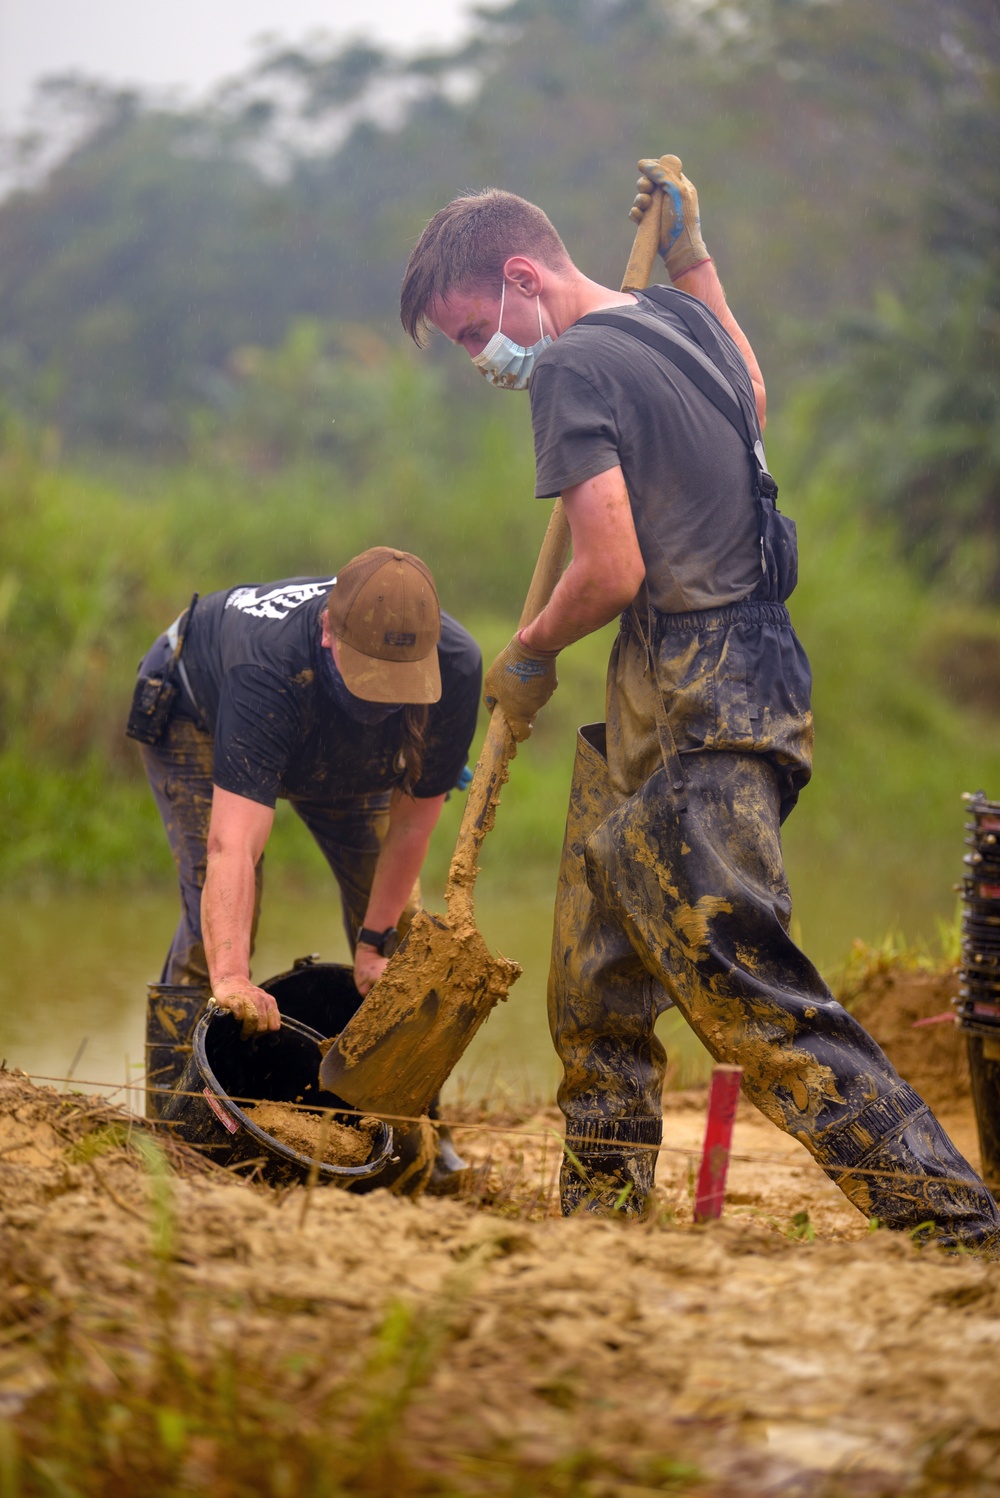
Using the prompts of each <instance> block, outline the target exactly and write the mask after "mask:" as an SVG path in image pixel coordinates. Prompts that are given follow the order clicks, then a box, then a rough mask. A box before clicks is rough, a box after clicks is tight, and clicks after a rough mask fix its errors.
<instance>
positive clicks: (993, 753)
mask: <svg viewBox="0 0 1000 1498" xmlns="http://www.w3.org/2000/svg"><path fill="white" fill-rule="evenodd" d="M393 399H396V400H397V403H399V406H400V412H401V413H402V415H401V421H402V417H403V416H405V413H406V412H407V411H410V413H411V416H412V413H413V411H416V412H417V416H418V417H419V419H420V421H422V422H423V423H424V426H425V428H426V433H427V435H426V440H424V441H421V442H414V441H413V440H412V427H411V428H410V433H411V440H408V441H404V440H400V438H399V436H398V426H399V424H398V423H397V424H396V425H395V426H394V427H393V431H394V432H396V433H397V434H396V435H394V436H391V438H390V437H387V439H386V441H385V443H384V444H383V449H384V450H383V449H379V450H378V451H377V452H376V453H375V455H374V456H373V457H372V458H371V461H370V462H369V463H368V464H367V465H361V466H358V465H355V467H354V468H353V469H351V470H350V471H348V470H346V469H343V470H338V469H336V468H334V467H333V466H332V464H325V465H314V466H312V467H305V466H299V467H297V468H294V469H287V470H284V471H279V472H256V473H255V472H247V471H245V470H242V469H240V468H238V467H237V466H235V465H234V464H232V463H230V464H229V465H228V466H227V465H226V464H225V463H223V462H222V461H220V460H219V459H218V457H217V455H216V456H212V457H211V458H209V457H206V458H205V460H204V461H203V462H202V463H201V464H200V465H199V466H192V465H189V466H187V467H184V468H178V469H173V470H167V469H164V470H156V471H153V470H146V471H141V472H127V471H118V472H116V473H114V474H113V475H109V474H108V473H105V475H104V476H103V477H101V476H96V475H95V473H94V471H93V470H91V471H84V470H83V469H82V468H79V467H73V466H66V465H65V464H62V463H61V462H59V461H57V460H56V459H55V458H53V456H52V445H51V443H49V444H47V443H46V441H45V440H44V438H39V437H37V436H35V435H33V434H31V433H28V432H25V431H23V430H17V429H15V428H14V427H13V426H12V425H11V423H9V422H8V424H7V430H6V434H5V435H6V441H5V444H4V447H3V456H2V457H0V556H2V558H3V561H2V563H0V681H2V686H0V774H2V780H3V786H4V790H3V802H2V806H3V813H4V815H3V818H2V820H0V875H2V876H3V877H4V881H5V884H6V885H7V887H11V886H13V887H16V888H17V889H20V890H24V889H27V888H30V887H31V886H32V885H33V884H35V883H39V882H49V883H51V882H54V881H60V882H67V881H70V882H73V881H75V882H85V883H90V884H95V883H102V882H103V883H106V884H109V885H115V884H122V883H124V882H127V881H134V880H136V879H139V880H159V879H162V878H167V877H169V874H170V860H169V855H168V853H167V849H166V844H165V840H164V839H163V836H162V833H161V831H160V829H159V827H158V823H157V819H156V815H155V812H154V809H153V806H152V802H151V799H150V797H149V795H148V792H147V790H146V788H145V786H144V784H143V782H142V780H141V776H140V773H139V766H138V756H137V755H136V753H135V751H134V746H133V745H131V744H130V743H129V742H128V741H127V740H125V739H124V737H123V736H122V732H121V727H122V723H123V720H124V716H125V712H126V708H127V702H128V697H129V694H130V690H131V684H132V679H133V674H134V669H135V664H136V662H137V661H138V659H139V657H140V655H141V654H142V652H143V650H144V649H145V647H146V646H147V644H148V643H149V642H150V640H151V639H152V638H153V637H154V635H155V634H156V633H157V632H158V631H159V630H160V629H162V628H163V626H164V625H165V624H166V623H167V622H168V621H169V620H170V618H172V617H173V616H174V614H176V613H177V612H178V611H179V609H180V608H181V607H183V605H184V604H185V603H186V601H187V599H188V597H189V596H190V593H191V592H192V591H193V590H194V588H196V587H197V588H198V589H199V590H200V591H202V592H204V591H208V590H211V589H212V588H215V587H221V586H229V585H231V584H233V583H234V582H236V581H239V580H244V581H246V580H253V579H263V578H268V577H275V576H280V575H288V574H292V573H295V572H313V571H316V570H322V569H323V568H325V567H328V566H330V565H336V563H337V562H338V561H340V560H342V559H343V558H344V557H345V556H347V555H350V554H352V553H353V552H354V551H356V550H358V549H360V548H362V547H363V546H365V545H368V544H371V543H373V542H376V541H384V540H386V539H391V540H392V541H393V542H395V543H397V544H402V545H405V546H407V547H409V548H411V549H413V550H415V551H417V552H419V553H420V554H422V555H424V556H425V557H426V558H427V559H428V561H429V562H430V563H431V565H432V566H433V568H434V571H435V574H436V576H437V578H438V582H439V587H440V591H441V595H442V599H443V601H444V604H445V606H446V607H447V608H449V609H450V610H451V611H452V612H454V613H455V614H456V615H457V616H458V617H460V618H461V619H462V620H463V621H464V622H465V623H467V624H468V625H469V627H470V628H471V629H472V630H473V632H474V633H475V634H476V636H477V637H478V638H479V640H480V641H481V643H482V645H483V651H484V655H485V656H486V658H487V660H489V659H490V658H491V655H492V653H493V652H494V651H495V650H497V649H498V648H500V646H502V645H503V644H504V643H505V641H506V640H507V639H508V638H509V636H510V633H511V631H512V629H513V626H514V624H515V622H516V617H517V614H518V611H519V607H520V601H521V598H522V596H523V593H524V590H525V589H526V586H527V582H528V578H529V576H530V571H531V565H532V560H533V557H534V554H535V551H536V549H537V546H538V544H539V541H540V538H541V534H542V532H543V530H544V525H545V520H546V516H547V511H548V506H547V504H544V503H540V502H537V501H535V500H534V499H532V498H531V454H530V442H529V433H528V423H527V411H526V409H524V410H522V411H518V409H517V403H515V402H510V403H508V405H507V406H506V407H503V408H502V409H501V410H500V411H499V414H496V413H497V407H493V408H487V409H488V411H489V414H488V416H484V417H483V419H482V421H481V422H480V423H479V425H478V426H476V425H475V424H474V423H473V422H472V421H471V420H468V419H466V418H465V417H463V422H462V423H458V425H459V426H461V428H462V433H461V439H462V440H461V441H460V442H458V443H457V445H455V444H453V446H452V448H451V449H446V448H445V447H443V446H442V442H443V438H442V437H441V427H442V423H441V421H440V413H438V414H437V415H435V414H434V407H433V400H432V399H431V397H429V396H428V397H427V399H426V401H425V402H424V405H421V404H420V401H419V400H417V398H416V396H415V395H414V392H413V391H412V390H409V389H407V390H403V391H402V392H401V393H397V395H396V396H394V397H393ZM390 404H391V403H390ZM506 412H511V413H512V414H511V415H509V416H508V415H506V414H504V413H506ZM519 417H520V418H521V419H520V420H518V418H519ZM414 419H416V418H414ZM404 425H405V423H404ZM421 430H423V428H422V429H421ZM800 436H801V434H796V433H795V432H794V431H786V432H785V433H784V440H782V433H781V432H780V431H779V432H778V433H776V434H772V436H771V439H770V444H769V445H770V456H771V461H772V465H773V466H774V467H775V469H776V471H777V472H778V473H779V474H780V473H782V471H783V458H782V449H783V447H784V448H785V449H787V452H788V454H789V457H788V459H787V460H785V461H784V467H792V466H794V463H793V459H794V455H795V453H796V451H797V450H798V447H800V446H801V442H800V440H799V439H800ZM782 502H783V504H784V505H785V507H786V508H787V509H788V510H789V512H790V513H792V514H793V515H794V516H795V518H796V519H797V521H798V524H799V531H800V541H801V554H802V565H801V582H800V585H799V588H798V591H797V593H796V594H795V596H794V598H793V600H792V612H793V617H794V618H795V621H796V624H797V627H798V629H799V632H800V634H801V637H802V639H803V641H804V643H805V645H806V647H807V649H808V651H809V653H810V656H811V658H812V662H813V668H814V676H815V710H816V725H817V749H816V774H815V778H814V781H813V784H812V785H811V786H810V787H809V788H808V789H807V791H806V792H805V794H804V796H803V798H802V802H801V805H800V808H799V809H798V810H797V811H796V812H795V814H794V815H793V817H792V818H791V820H790V822H789V823H788V824H787V828H786V851H787V858H788V866H789V872H790V876H791V879H792V886H793V894H794V897H795V901H796V919H797V920H798V922H799V923H800V929H801V932H802V934H803V936H804V938H805V940H806V942H807V945H809V947H810V950H811V951H812V952H813V953H814V954H815V955H816V956H817V958H818V959H819V960H820V961H821V962H822V963H827V964H828V963H832V962H835V961H837V960H839V958H840V956H841V954H842V953H843V951H844V950H845V948H846V947H847V945H848V944H849V942H850V940H851V939H852V937H854V936H861V937H863V938H864V939H866V940H868V941H875V940H878V939H879V938H880V936H881V934H882V933H883V932H884V931H885V930H891V929H894V928H897V927H901V928H902V929H905V930H906V932H907V935H908V937H909V938H910V939H912V940H918V939H921V938H923V939H929V938H931V937H932V936H933V935H934V931H935V928H936V924H937V922H938V921H939V920H941V919H944V918H946V917H947V916H948V915H949V914H950V911H951V903H952V895H951V884H952V881H953V879H954V878H955V877H957V875H958V873H959V872H960V868H961V864H960V857H961V851H962V848H961V837H962V831H961V827H962V810H961V805H960V801H959V796H960V793H961V792H962V791H963V790H965V789H975V788H977V787H979V786H983V787H984V788H985V789H986V790H987V791H988V792H989V791H991V790H992V791H993V792H994V793H996V791H997V788H998V787H1000V741H998V739H997V735H996V731H995V725H996V719H995V718H994V717H990V716H988V715H986V714H985V713H984V711H983V710H982V706H983V703H984V702H988V701H989V693H988V692H985V691H983V692H978V691H977V678H976V673H977V672H978V675H979V677H982V676H983V675H984V673H986V674H988V673H989V672H990V671H991V670H993V671H995V670H996V669H997V661H998V658H1000V616H995V615H992V614H990V613H988V612H983V611H980V612H979V613H977V615H976V618H975V620H974V621H971V622H970V621H969V620H968V619H966V617H965V616H964V615H963V614H962V613H961V611H960V610H959V609H957V608H956V607H953V606H952V603H951V601H950V600H948V599H945V598H942V597H939V596H934V595H932V594H931V593H929V592H928V590H927V588H926V586H925V585H923V584H921V583H918V582H917V581H916V580H915V578H914V576H912V575H911V574H910V573H909V572H908V571H907V570H906V568H905V567H904V566H903V565H902V564H901V563H900V562H899V561H898V560H897V558H896V555H895V551H894V547H893V542H892V538H891V537H890V536H889V535H888V534H886V533H880V532H878V531H876V530H873V529H872V528H871V527H870V526H868V525H866V524H865V523H864V522H863V520H862V519H861V518H860V516H859V514H858V512H857V508H856V507H855V506H854V505H853V503H852V499H851V495H850V494H849V493H847V492H845V490H844V488H843V484H842V482H841V481H840V480H837V481H834V480H833V479H832V478H829V477H824V476H823V475H822V474H813V475H811V476H810V477H809V479H808V481H807V482H802V483H800V485H799V488H798V490H797V491H793V489H792V488H790V487H789V486H786V489H785V492H784V493H783V495H782ZM970 631H971V632H972V633H971V634H970V633H969V632H970ZM612 633H613V630H611V631H605V632H603V633H602V634H601V635H599V636H594V637H592V638H590V639H588V640H585V641H582V642H580V643H579V644H578V645H576V646H574V647H572V648H571V649H570V650H568V651H566V652H565V653H564V655H563V656H562V657H561V659H560V663H559V673H560V686H559V690H558V692H557V693H556V695H555V697H554V698H553V700H552V702H551V704H550V705H549V707H547V708H546V710H545V712H544V713H543V714H542V715H541V717H540V719H539V723H538V726H537V729H536V731H535V734H534V735H533V737H532V739H531V740H530V742H529V743H527V744H526V745H524V746H523V747H522V748H521V750H520V752H519V754H518V757H517V760H516V762H515V764H514V766H513V769H512V774H511V780H510V784H509V786H508V787H507V789H506V791H505V793H504V801H503V806H502V809H501V814H500V818H499V820H498V824H497V830H496V832H495V833H494V835H493V837H492V838H491V841H490V844H489V846H488V848H487V850H486V852H485V853H484V858H483V865H484V892H486V891H488V890H489V889H491V888H492V889H494V890H497V891H499V890H501V889H505V890H507V891H508V892H514V893H516V892H517V891H519V890H529V891H532V892H533V891H535V890H538V891H551V887H552V881H553V880H554V874H555V867H556V864H557V860H558V855H559V848H560V845H561V839H562V823H563V816H564V808H565V803H566V793H567V789H568V784H569V777H570V773H571V769H572V758H573V742H574V735H575V731H576V728H577V727H578V725H579V724H580V723H582V722H586V721H592V720H594V719H598V718H600V717H601V716H603V695H604V671H605V662H606V656H607V649H608V644H609V641H610V637H611V634H612ZM973 634H974V635H975V639H974V640H973V638H972V635H973ZM991 649H993V651H994V653H993V654H992V655H991V653H990V652H991ZM963 662H965V665H966V666H967V667H968V670H965V672H964V675H963ZM956 663H957V665H956ZM970 672H971V673H972V675H971V678H970ZM956 673H957V678H961V680H960V682H959V685H961V687H962V690H963V692H964V693H965V695H966V696H967V697H971V698H972V699H973V700H974V701H976V702H978V703H979V706H978V707H976V708H972V707H962V706H960V705H958V704H957V703H956V702H955V700H953V697H952V696H949V694H948V691H947V687H948V684H949V681H951V683H952V686H953V687H954V680H953V678H956ZM957 678H956V679H957ZM979 684H980V685H981V683H979ZM482 727H483V721H482V720H481V724H480V731H482ZM461 804H462V803H461V797H460V796H455V797H454V798H453V800H452V804H451V805H449V807H448V808H446V813H445V816H444V818H443V820H442V825H441V828H440V830H439V832H438V834H437V836H436V838H435V841H434V845H433V848H432V853H431V858H430V861H429V864H428V869H427V882H428V886H429V887H430V888H432V889H433V888H435V887H439V886H440V884H441V883H442V882H443V877H444V872H445V870H446V867H447V861H448V857H449V854H450V850H451V847H452V845H453V842H454V836H455V832H456V830H457V821H458V817H459V815H460V812H461ZM286 813H287V808H285V809H283V811H282V814H280V815H279V817H278V819H277V824H276V828H275V833H274V835H273V837H272V840H271V845H270V847H269V850H268V861H269V866H270V868H271V871H272V876H273V875H278V876H282V877H285V878H290V879H293V880H296V879H297V880H300V881H310V882H311V881H313V880H314V879H315V878H316V877H317V876H320V877H325V875H324V874H323V865H322V862H321V860H320V859H319V855H318V854H317V853H316V851H315V849H314V848H313V847H312V845H311V843H310V840H309V838H308V836H307V834H306V833H305V832H304V830H303V829H302V828H301V827H299V826H298V825H297V823H296V819H295V818H294V816H293V815H290V814H286Z"/></svg>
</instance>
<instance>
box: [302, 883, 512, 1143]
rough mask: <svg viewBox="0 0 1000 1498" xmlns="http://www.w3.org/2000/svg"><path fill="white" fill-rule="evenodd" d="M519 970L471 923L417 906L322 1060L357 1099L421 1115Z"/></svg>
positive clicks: (326, 1072)
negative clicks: (377, 975)
mask: <svg viewBox="0 0 1000 1498" xmlns="http://www.w3.org/2000/svg"><path fill="white" fill-rule="evenodd" d="M520 975H521V969H520V966H519V965H518V964H517V963H516V962H509V961H508V960H507V958H505V957H494V956H493V955H492V954H491V952H490V950H489V948H488V947H487V945H486V943H485V942H484V940H483V938H482V936H481V935H480V933H479V931H478V930H477V929H476V927H475V925H473V924H472V923H470V922H462V923H461V924H452V923H450V921H449V919H448V918H447V917H442V916H434V915H430V914H428V912H427V911H424V910H421V911H418V913H417V915H416V916H415V917H414V919H413V924H412V925H411V927H410V930H409V932H408V933H407V937H406V941H405V942H404V944H403V945H402V946H401V947H400V949H399V951H398V952H397V953H396V955H395V956H394V957H393V958H392V960H391V962H390V963H389V965H388V967H387V968H386V970H385V972H384V973H383V974H382V977H381V978H380V979H379V981H378V982H377V983H376V985H375V987H374V988H373V989H372V991H371V993H369V995H368V997H367V998H366V999H365V1001H364V1003H363V1004H362V1006H361V1008H360V1009H359V1010H358V1012H357V1014H356V1015H355V1016H354V1018H353V1019H352V1020H350V1021H349V1022H348V1024H347V1025H346V1026H345V1028H344V1029H343V1030H342V1031H341V1033H340V1035H338V1036H337V1039H336V1041H335V1042H334V1044H333V1045H332V1046H331V1047H330V1049H329V1050H328V1051H327V1053H326V1055H325V1056H324V1058H323V1062H322V1065H321V1066H320V1071H319V1076H320V1082H321V1084H322V1086H323V1087H324V1088H326V1090H327V1091H328V1092H333V1093H335V1094H336V1095H337V1097H340V1098H343V1100H344V1102H345V1103H349V1104H350V1105H351V1107H353V1108H362V1109H366V1110H370V1111H371V1112H373V1113H378V1112H383V1113H394V1114H401V1115H403V1116H404V1117H419V1116H420V1115H421V1114H423V1113H426V1112H427V1109H428V1107H429V1106H430V1104H431V1102H432V1101H433V1099H434V1098H435V1097H436V1096H437V1094H438V1093H439V1092H440V1090H441V1088H442V1087H443V1086H444V1084H445V1082H446V1081H447V1080H448V1077H449V1076H450V1075H451V1073H452V1071H453V1069H454V1067H455V1065H456V1064H457V1062H458V1060H459V1059H460V1057H461V1056H462V1053H463V1052H464V1050H465V1048H466V1046H467V1045H468V1044H469V1041H470V1040H471V1039H472V1037H473V1036H474V1035H475V1033H476V1031H477V1030H478V1029H479V1027H480V1025H481V1024H482V1023H483V1021H484V1020H485V1019H486V1017H487V1015H488V1014H489V1012H490V1010H491V1009H492V1008H493V1006H494V1005H495V1004H497V1003H498V1002H499V1001H500V1000H501V999H505V998H506V997H507V992H508V990H509V988H510V986H511V984H512V983H513V982H515V981H516V979H517V978H519V977H520Z"/></svg>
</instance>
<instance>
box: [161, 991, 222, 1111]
mask: <svg viewBox="0 0 1000 1498" xmlns="http://www.w3.org/2000/svg"><path fill="white" fill-rule="evenodd" d="M207 1003H208V989H207V988H203V987H201V986H200V985H198V984H191V983H184V984H181V983H150V984H149V985H148V987H147V990H146V1117H147V1118H159V1117H160V1116H161V1115H162V1112H163V1109H164V1107H165V1105H166V1102H167V1098H168V1094H169V1092H170V1090H171V1089H172V1088H173V1087H175V1086H176V1085H177V1083H178V1081H179V1080H180V1078H181V1076H182V1075H183V1073H184V1068H185V1067H186V1066H187V1063H188V1060H189V1059H190V1056H191V1034H192V1032H193V1030H194V1027H195V1025H196V1024H197V1023H198V1021H199V1020H200V1019H201V1016H202V1015H203V1014H204V1012H205V1005H206V1004H207Z"/></svg>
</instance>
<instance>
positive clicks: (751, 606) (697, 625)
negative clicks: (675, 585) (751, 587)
mask: <svg viewBox="0 0 1000 1498" xmlns="http://www.w3.org/2000/svg"><path fill="white" fill-rule="evenodd" d="M649 615H650V620H651V622H652V626H653V632H654V634H656V635H657V636H660V635H664V634H670V633H674V632H678V631H683V632H685V633H689V634H698V633H700V631H702V630H705V629H728V628H729V627H730V625H732V624H775V625H778V626H779V627H781V626H785V627H788V628H790V627H791V623H792V621H791V617H790V615H789V612H788V610H787V609H786V608H785V605H784V604H783V603H768V602H765V601H764V600H763V599H759V598H742V599H740V600H739V601H738V602H736V603H724V604H721V605H720V606H719V607H718V608H714V609H691V610H689V611H688V612H687V613H682V614H665V613H662V612H661V611H660V609H655V608H653V606H652V605H650V607H649ZM635 623H636V621H635V612H634V610H633V609H632V608H627V609H626V610H625V612H624V613H623V614H622V617H621V627H622V629H623V630H624V631H625V632H626V633H627V634H629V633H638V634H639V635H640V637H641V636H642V634H643V631H642V629H641V628H640V629H639V630H636V627H635Z"/></svg>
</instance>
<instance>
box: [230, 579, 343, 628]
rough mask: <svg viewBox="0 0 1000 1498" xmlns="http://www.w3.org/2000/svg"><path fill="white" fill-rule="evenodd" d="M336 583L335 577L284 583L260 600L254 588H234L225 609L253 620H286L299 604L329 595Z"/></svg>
mask: <svg viewBox="0 0 1000 1498" xmlns="http://www.w3.org/2000/svg"><path fill="white" fill-rule="evenodd" d="M336 581H337V579H336V577H331V578H328V579H327V581H326V582H319V583H285V585H284V586H283V587H281V588H273V589H272V590H271V592H270V593H265V594H264V595H263V597H261V598H258V597H257V589H256V588H234V589H233V591H232V592H231V593H230V595H229V597H228V598H227V599H226V608H227V609H239V611H240V613H241V614H249V615H250V616H251V617H252V618H254V619H287V618H288V616H289V614H290V613H291V612H292V610H293V609H297V608H298V607H299V606H300V605H301V604H303V603H308V602H309V600H310V599H311V598H318V597H319V596H320V594H321V593H329V591H330V589H331V588H332V587H333V585H334V583H335V582H336Z"/></svg>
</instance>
